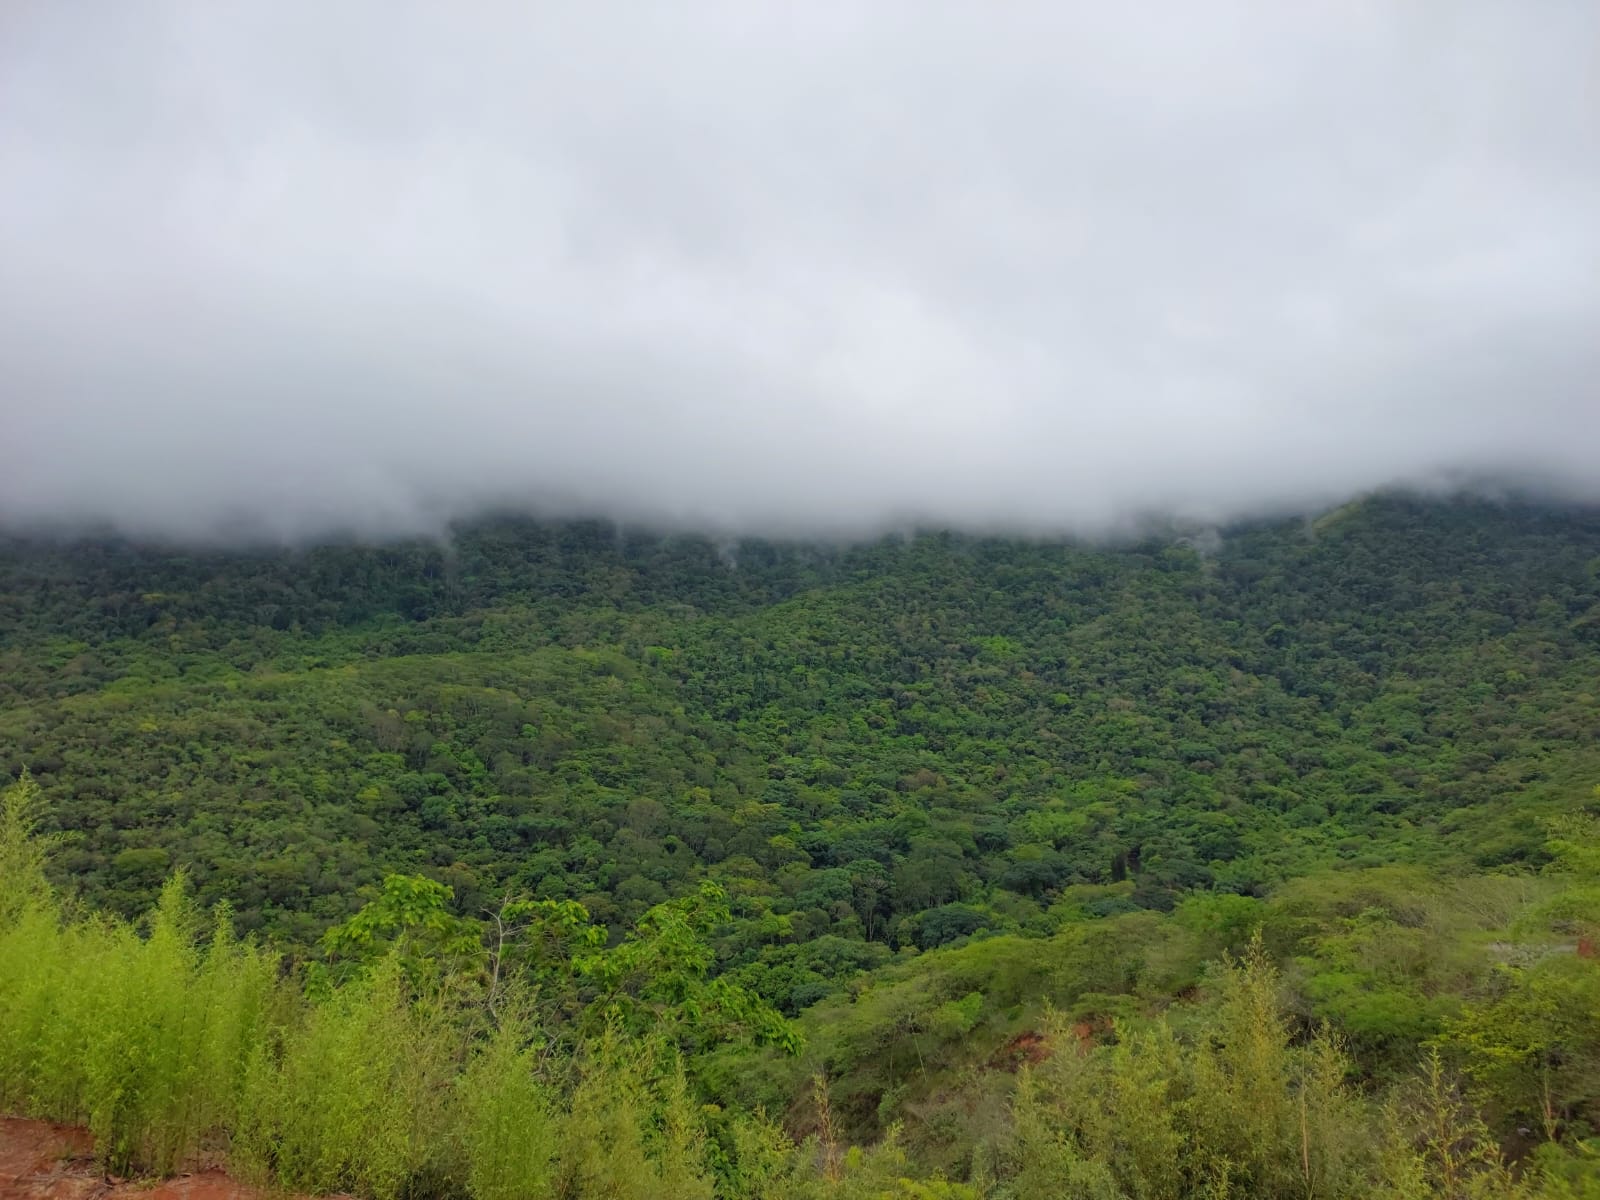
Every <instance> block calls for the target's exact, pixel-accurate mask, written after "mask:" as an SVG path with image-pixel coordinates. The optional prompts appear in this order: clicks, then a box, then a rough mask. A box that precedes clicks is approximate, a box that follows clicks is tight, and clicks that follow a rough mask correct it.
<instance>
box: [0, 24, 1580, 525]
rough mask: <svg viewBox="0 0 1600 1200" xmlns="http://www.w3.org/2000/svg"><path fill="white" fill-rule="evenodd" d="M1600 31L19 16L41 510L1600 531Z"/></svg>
mask: <svg viewBox="0 0 1600 1200" xmlns="http://www.w3.org/2000/svg"><path fill="white" fill-rule="evenodd" d="M1597 214H1600V4H1595V3H1593V2H1592V0H1571V2H1563V0H1531V2H1520V3H1519V2H1512V0H1502V2H1499V3H1476V2H1473V0H1432V2H1430V0H1407V2H1404V3H1397V2H1395V0H1373V2H1370V3H1363V2H1361V0H1340V2H1337V3H1332V2H1330V3H1318V2H1316V0H1295V2H1294V3H1282V2H1280V0H1261V2H1259V3H1232V2H1229V0H1204V2H1200V3H1195V2H1192V0H1173V2H1171V3H1146V4H1128V5H1114V4H1108V3H1103V2H1098V0H1097V2H1094V3H1072V2H1069V0H1048V2H1041V3H1023V2H1005V3H996V4H989V3H979V2H978V0H966V2H963V3H959V4H953V3H952V4H941V3H934V2H931V0H907V2H905V3H896V2H893V0H853V2H851V3H829V2H826V0H822V2H814V3H805V4H790V3H777V2H773V3H752V2H751V0H736V2H730V3H726V4H720V3H695V2H692V0H691V2H687V3H682V4H676V3H675V4H666V3H661V4H651V3H641V4H632V3H621V2H620V0H618V2H607V0H598V2H596V3H563V4H549V5H546V4H539V3H529V2H519V3H504V4H501V3H491V2H490V0H465V2H463V3H459V4H445V3H435V2H432V0H428V2H416V3H405V2H397V0H382V2H373V3H368V2H366V0H332V2H328V0H318V2H316V3H310V2H303V0H275V2H272V3H268V2H265V0H263V2H259V3H256V2H249V3H231V2H228V0H215V2H212V0H186V2H183V3H168V2H162V0H145V2H142V3H138V4H118V3H110V4H90V3H75V2H73V0H6V2H5V3H4V4H3V5H0V444H3V446H4V449H5V461H4V463H3V465H0V513H3V514H4V519H7V520H9V521H11V522H13V523H15V522H28V521H32V520H35V519H38V518H41V517H47V518H57V519H59V518H67V519H112V520H115V521H117V522H119V523H121V524H122V525H124V526H125V527H127V528H129V529H132V530H136V531H141V532H150V531H160V532H166V533H180V534H183V533H204V532H206V531H208V530H214V529H216V528H219V527H223V526H230V525H233V524H235V523H237V522H238V521H240V520H241V519H242V520H246V521H254V522H258V523H260V525H261V527H262V528H264V529H267V530H269V531H273V532H276V533H281V534H284V535H290V536H293V535H300V534H315V533H319V532H326V531H328V530H330V529H332V528H335V527H340V526H355V527H358V528H360V529H364V530H395V529H410V528H425V527H426V526H427V525H428V524H429V522H432V521H435V520H437V519H438V518H439V517H440V515H441V514H443V515H449V514H458V513H463V512H466V511H469V510H471V509H473V508H474V507H476V506H479V505H482V504H486V503H506V502H510V503H519V504H522V503H526V504H537V505H540V506H542V507H543V508H544V510H546V511H570V510H585V511H602V512H606V513H610V514H614V515H619V516H624V517H629V518H637V517H647V518H653V519H655V520H663V521H673V522H690V523H703V524H707V525H716V526H719V527H726V526H730V525H731V526H735V527H739V528H744V529H751V530H782V531H785V532H824V531H827V532H831V531H836V530H839V529H847V528H852V527H860V526H863V525H870V524H873V523H875V522H879V521H884V520H888V521H895V522H903V521H904V520H906V519H920V520H925V521H935V522H947V523H951V524H957V525H991V526H992V525H995V524H1016V525H1025V526H1029V527H1032V528H1061V529H1070V530H1077V531H1083V530H1092V529H1094V528H1097V527H1102V526H1104V525H1105V524H1107V523H1108V522H1114V521H1116V520H1117V519H1119V518H1122V517H1126V516H1127V515H1129V514H1133V513H1139V512H1148V511H1175V512H1179V513H1184V514H1189V515H1196V516H1200V517H1203V518H1208V519H1209V518H1212V517H1225V516H1230V515H1238V514H1242V513H1248V512H1253V511H1259V510H1262V509H1267V508H1281V507H1283V506H1286V505H1288V506H1294V505H1315V504H1320V503H1325V502H1330V501H1334V500H1338V499H1341V498H1344V497H1347V496H1349V495H1351V494H1354V493H1357V492H1360V491H1362V490H1366V489H1369V488H1372V487H1374V486H1379V485H1383V484H1387V483H1392V482H1396V481H1416V482H1424V483H1427V482H1436V481H1438V480H1440V479H1451V478H1455V477H1457V475H1458V474H1459V473H1462V472H1465V473H1469V474H1481V473H1486V472H1487V473H1505V474H1507V475H1509V476H1511V477H1513V478H1515V479H1517V480H1519V481H1533V482H1543V483H1546V484H1549V485H1551V486H1558V487H1563V488H1566V489H1568V490H1577V491H1579V492H1582V493H1583V494H1585V495H1588V496H1595V495H1600V387H1597V382H1596V381H1597V379H1600V215H1597Z"/></svg>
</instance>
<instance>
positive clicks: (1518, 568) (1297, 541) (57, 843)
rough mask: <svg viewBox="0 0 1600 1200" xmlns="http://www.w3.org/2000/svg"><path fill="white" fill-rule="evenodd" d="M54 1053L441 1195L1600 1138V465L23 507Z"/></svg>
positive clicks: (1392, 1170) (29, 698)
mask: <svg viewBox="0 0 1600 1200" xmlns="http://www.w3.org/2000/svg"><path fill="white" fill-rule="evenodd" d="M0 774H3V776H4V780H3V782H6V783H9V790H8V791H7V792H6V801H5V807H4V816H3V821H0V1112H8V1113H12V1114H19V1115H34V1116H41V1117H46V1118H49V1119H51V1120H58V1121H66V1122H75V1123H81V1124H86V1125H88V1126H89V1127H90V1128H91V1129H92V1130H93V1131H94V1133H95V1136H96V1140H97V1146H98V1148H99V1153H100V1154H101V1155H102V1157H103V1158H104V1159H105V1161H106V1162H107V1164H108V1165H110V1166H112V1167H114V1168H115V1169H116V1170H118V1171H120V1172H128V1171H139V1172H150V1173H157V1174H159V1173H163V1172H171V1171H173V1170H177V1169H180V1168H182V1167H183V1166H184V1165H185V1164H186V1163H189V1162H192V1161H195V1160H197V1159H199V1158H204V1157H206V1156H211V1157H213V1158H217V1157H219V1156H220V1158H221V1159H222V1160H223V1161H225V1162H226V1163H227V1164H228V1166H229V1168H230V1169H231V1170H233V1171H234V1172H235V1173H237V1174H240V1175H241V1176H244V1177H246V1178H250V1179H255V1180H259V1181H262V1182H265V1183H270V1184H273V1185H275V1186H282V1187H286V1188H289V1189H293V1190H297V1191H301V1192H308V1193H327V1192H334V1191H348V1192H351V1193H353V1194H356V1195H360V1196H366V1197H374V1198H377V1200H389V1198H391V1197H402V1196H404V1197H412V1198H416V1200H422V1198H424V1197H440V1198H444V1197H451V1198H454V1197H474V1198H477V1200H491V1198H494V1200H499V1198H502V1197H504V1198H510V1197H542V1196H560V1197H572V1198H576V1197H590V1196H606V1197H633V1196H638V1197H656V1196H660V1197H668V1196H685V1197H690V1196H695V1197H709V1196H714V1195H715V1196H729V1197H751V1198H754V1197H811V1196H819V1197H820V1196H840V1197H844V1196H851V1197H856V1196H859V1197H878V1196H900V1197H930V1198H931V1197H941V1198H945V1200H954V1198H962V1200H975V1198H979V1197H985V1198H993V1200H1006V1198H1014V1200H1023V1198H1029V1200H1032V1198H1035V1197H1037V1198H1040V1200H1043V1198H1045V1197H1084V1198H1093V1200H1110V1198H1129V1200H1135V1198H1137V1200H1146V1198H1167V1197H1170V1198H1173V1200H1177V1198H1184V1197H1212V1198H1217V1200H1220V1198H1222V1197H1283V1198H1288V1197H1301V1198H1311V1197H1317V1198H1320V1197H1366V1196H1388V1197H1395V1198H1400V1197H1407V1198H1409V1197H1451V1198H1454V1197H1522V1196H1527V1197H1536V1196H1538V1197H1542V1196H1551V1197H1590V1198H1594V1197H1600V960H1597V958H1596V938H1597V936H1600V928H1597V926H1600V512H1596V511H1595V510H1593V509H1582V508H1565V507H1555V506H1549V505H1543V504H1535V503H1522V502H1513V501H1506V502H1500V503H1493V502H1489V501H1486V500H1480V499H1470V498H1460V499H1440V498H1424V497H1418V496H1412V495H1404V494H1392V495H1387V494H1386V495H1379V496H1374V497H1371V498H1368V499H1365V500H1361V501H1358V502H1355V503H1352V504H1349V505H1346V506H1343V507H1341V508H1337V509H1334V510H1331V511H1328V512H1324V513H1321V514H1319V515H1317V516H1315V517H1309V518H1303V517H1292V518H1287V517H1286V518H1283V519H1276V520H1261V521H1255V522H1249V523H1244V524H1240V525H1237V526H1232V527H1226V528H1221V529H1205V530H1198V529H1175V528H1170V529H1169V528H1160V529H1151V530H1147V531H1146V532H1145V533H1143V534H1141V535H1139V536H1129V537H1127V538H1125V539H1123V540H1121V541H1115V542H1102V543H1083V542H1069V541H1061V540H1052V539H1044V538H1033V539H1026V538H1019V537H981V536H976V535H966V534H961V535H958V534H951V533H940V532H907V533H905V534H903V535H896V536H892V537H884V538H881V539H877V540H872V541H863V542H857V543H850V544H840V545H828V544H820V543H804V542H784V541H763V540H756V539H728V540H718V539H714V538H708V537H700V536H690V535H684V534H659V533H653V532H642V531H637V530H633V529H631V528H625V527H619V526H616V525H614V524H610V523H604V522H597V521H590V522H579V521H568V522H541V521H535V520H532V519H527V518H522V517H514V516H502V517H495V518H485V519H482V520H479V521H476V522H473V523H471V524H467V525H463V526H460V527H458V528H455V529H452V530H451V531H449V533H448V535H447V536H444V537H441V538H440V539H437V540H433V541H408V542H396V543H391V544H382V545H372V544H363V543H360V542H356V541H352V542H349V543H345V544H326V545H320V546H315V547H309V548H300V549H293V550H265V549H261V550H237V549H197V548H194V547H189V548H174V547H163V546H154V545H136V544H132V543H129V542H126V541H123V540H120V539H116V538H112V537H109V536H108V537H102V538H84V537H77V538H74V539H70V540H53V539H48V538H43V537H32V538H24V537H20V536H11V537H8V538H7V539H5V540H3V541H0Z"/></svg>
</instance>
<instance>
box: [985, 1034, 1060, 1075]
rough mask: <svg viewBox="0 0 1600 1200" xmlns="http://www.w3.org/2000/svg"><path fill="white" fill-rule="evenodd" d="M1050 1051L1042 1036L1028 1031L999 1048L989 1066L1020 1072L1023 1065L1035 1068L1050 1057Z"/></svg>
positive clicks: (1048, 1044)
mask: <svg viewBox="0 0 1600 1200" xmlns="http://www.w3.org/2000/svg"><path fill="white" fill-rule="evenodd" d="M1050 1050H1051V1046H1050V1043H1049V1042H1048V1041H1046V1040H1045V1036H1044V1034H1042V1033H1039V1032H1037V1031H1036V1030H1032V1029H1029V1030H1026V1031H1024V1032H1023V1033H1019V1034H1017V1036H1016V1037H1014V1038H1012V1039H1011V1040H1010V1041H1009V1042H1007V1043H1006V1044H1005V1045H1004V1046H1001V1047H1000V1049H999V1051H998V1052H996V1054H995V1056H994V1058H993V1060H992V1061H991V1063H990V1065H991V1066H995V1067H998V1068H1000V1069H1001V1070H1002V1071H1016V1070H1020V1069H1021V1068H1022V1067H1023V1066H1024V1065H1027V1066H1030V1067H1032V1066H1037V1065H1038V1064H1039V1063H1042V1062H1043V1061H1044V1060H1045V1059H1047V1058H1049V1057H1050Z"/></svg>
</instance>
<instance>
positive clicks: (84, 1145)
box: [0, 1117, 281, 1200]
mask: <svg viewBox="0 0 1600 1200" xmlns="http://www.w3.org/2000/svg"><path fill="white" fill-rule="evenodd" d="M136 1198H137V1200H268V1194H267V1193H265V1192H262V1191H259V1190H257V1189H256V1188H250V1187H245V1186H244V1184H242V1183H238V1182H236V1181H235V1180H233V1179H230V1178H229V1177H228V1176H227V1175H225V1174H223V1172H221V1171H201V1172H199V1173H197V1174H194V1175H178V1176H175V1177H173V1178H172V1179H166V1180H163V1181H162V1182H160V1183H157V1184H154V1185H151V1184H150V1183H148V1182H139V1181H127V1180H121V1179H111V1178H108V1177H107V1176H106V1175H105V1173H104V1172H102V1171H101V1170H100V1169H99V1168H98V1167H97V1166H96V1164H95V1161H94V1139H93V1138H92V1137H90V1136H89V1131H88V1130H87V1129H78V1128H74V1127H73V1126H69V1125H52V1124H50V1123H49V1122H48V1121H25V1120H22V1119H21V1118H19V1117H0V1200H136ZM280 1200H281V1198H280Z"/></svg>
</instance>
